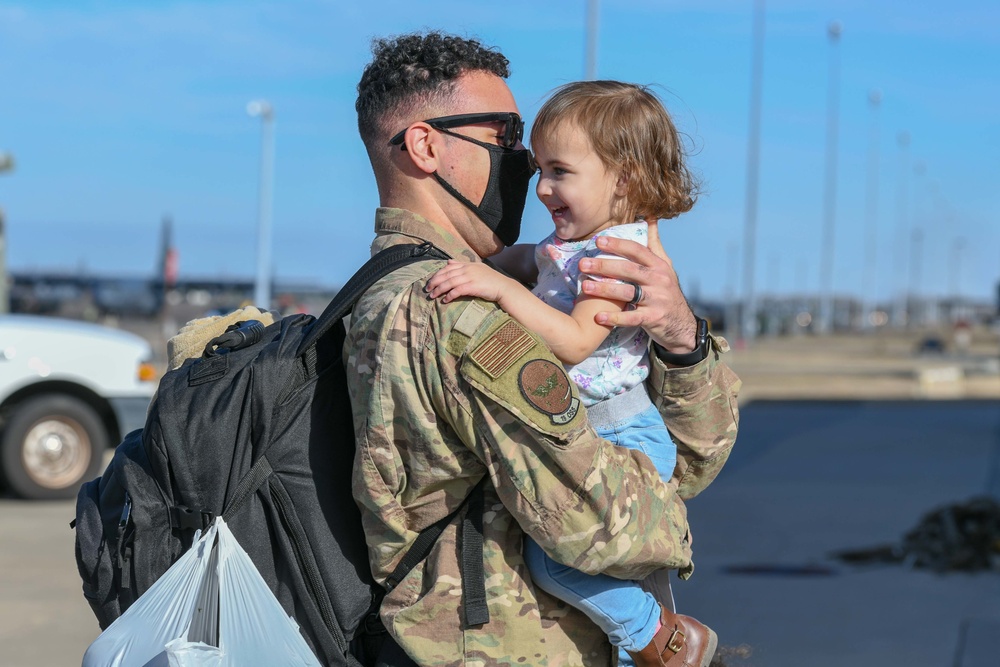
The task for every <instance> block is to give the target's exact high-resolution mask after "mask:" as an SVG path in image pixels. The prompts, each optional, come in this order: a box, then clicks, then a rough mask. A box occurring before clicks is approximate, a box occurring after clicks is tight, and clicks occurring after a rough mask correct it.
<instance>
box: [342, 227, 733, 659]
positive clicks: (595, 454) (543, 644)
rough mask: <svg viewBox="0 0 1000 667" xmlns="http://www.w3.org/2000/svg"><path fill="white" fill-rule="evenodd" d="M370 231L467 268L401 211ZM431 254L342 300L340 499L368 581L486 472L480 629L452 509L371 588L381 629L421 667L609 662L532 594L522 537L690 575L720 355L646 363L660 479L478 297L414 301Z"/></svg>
mask: <svg viewBox="0 0 1000 667" xmlns="http://www.w3.org/2000/svg"><path fill="white" fill-rule="evenodd" d="M376 233H377V237H376V239H375V242H374V243H373V246H372V248H373V252H376V251H378V250H381V249H383V248H385V247H388V246H391V245H396V244H400V243H415V242H416V243H419V242H423V241H430V242H432V243H433V244H434V245H436V246H437V247H439V248H440V249H442V250H444V251H445V252H447V253H448V254H449V255H451V256H452V257H456V258H462V259H466V260H469V261H480V260H479V258H478V257H476V256H475V255H473V254H472V253H471V252H470V251H469V250H468V249H467V248H466V247H465V246H464V245H463V244H461V243H459V242H458V241H457V240H456V239H455V238H454V237H453V236H450V235H449V234H447V233H446V232H444V231H443V230H441V229H440V228H438V227H436V226H435V225H433V224H432V223H430V222H428V221H427V220H425V219H423V218H421V217H419V216H417V215H415V214H413V213H410V212H408V211H403V210H400V209H379V210H378V212H377V214H376ZM443 264H444V263H443V262H441V261H436V260H431V261H426V262H418V263H416V264H412V265H410V266H408V267H405V268H403V269H400V270H397V271H395V272H394V273H392V274H390V275H389V276H387V277H385V278H383V279H382V280H381V281H379V282H378V283H377V284H376V285H375V286H373V287H372V288H371V289H369V290H368V292H367V293H366V294H365V295H364V296H363V297H362V298H361V300H360V301H359V303H358V304H357V306H356V307H355V309H354V315H353V319H352V322H351V326H350V331H349V332H348V337H347V340H346V342H345V346H344V356H345V361H346V365H347V368H348V369H349V370H348V377H349V384H350V389H351V401H352V405H353V409H354V421H355V427H356V431H357V442H358V453H357V456H356V459H355V462H354V482H353V486H354V497H355V499H356V500H357V502H358V504H359V506H360V507H361V512H362V516H363V522H364V529H365V534H366V536H367V541H368V552H369V560H370V562H371V568H372V572H373V573H374V575H375V578H376V579H377V580H379V581H380V582H384V581H385V579H386V578H387V576H388V575H389V574H390V573H391V572H392V571H393V569H394V568H395V567H396V565H397V564H398V562H399V561H400V559H401V558H402V557H403V555H404V554H405V552H406V551H407V549H408V548H409V547H410V546H411V544H412V543H413V541H414V539H415V538H416V537H417V535H418V533H419V532H420V531H421V530H422V529H424V528H426V527H427V526H429V525H431V524H432V523H434V522H435V521H437V520H438V519H440V518H442V517H444V516H446V515H448V514H449V513H450V512H452V511H453V510H454V509H455V508H457V507H459V506H460V505H461V503H462V501H463V499H464V498H465V497H466V496H467V495H468V493H469V491H470V490H471V488H472V487H473V486H474V485H475V484H476V483H477V482H478V481H479V480H480V479H481V478H482V477H483V476H484V475H488V476H489V482H490V483H488V484H487V486H486V487H485V488H486V491H485V511H484V517H483V524H484V525H483V533H484V543H485V546H484V552H485V553H484V558H485V563H484V568H485V575H486V597H487V602H488V605H489V613H490V622H489V623H487V624H484V625H479V626H473V627H463V620H462V616H461V614H460V611H461V607H462V599H463V598H462V587H461V579H460V577H459V572H460V570H459V566H458V562H459V554H460V551H459V548H458V544H457V542H458V539H457V536H458V525H459V523H460V519H459V518H456V519H455V520H454V521H453V522H452V524H451V525H450V526H449V527H448V528H447V529H446V530H445V532H444V533H443V535H442V536H441V537H440V538H439V540H438V541H437V543H436V544H435V547H434V549H433V551H432V552H431V554H430V556H429V557H428V558H427V559H426V560H425V561H424V562H423V563H422V564H421V565H419V566H417V567H416V568H415V569H414V570H412V571H411V572H410V573H409V575H407V576H406V577H405V578H404V579H403V581H402V582H401V583H400V584H399V585H398V586H397V587H396V588H395V589H393V590H392V591H391V592H390V593H389V594H388V595H387V596H386V598H385V601H384V602H383V605H382V618H383V621H384V622H385V625H386V627H387V628H388V629H389V631H390V632H391V633H392V635H393V636H394V637H395V638H396V640H397V641H398V642H399V643H400V645H401V646H402V647H403V648H404V649H405V650H406V652H407V653H408V654H409V655H410V656H412V657H413V658H414V659H415V660H416V661H417V662H418V663H420V664H422V665H508V664H510V665H514V664H518V665H549V666H562V665H609V664H610V663H611V650H610V645H609V644H608V641H607V638H606V637H605V635H604V634H603V633H601V632H600V631H599V630H598V629H597V628H596V626H594V625H593V624H592V623H591V622H590V621H589V620H588V619H587V618H586V617H585V616H584V615H583V614H582V613H581V612H579V611H577V610H576V609H573V608H572V607H569V606H568V605H566V604H565V603H563V602H561V601H559V600H556V599H555V598H552V597H550V596H548V595H546V594H545V593H544V592H542V591H541V590H539V589H537V588H535V586H534V584H533V583H532V581H531V578H530V575H529V574H528V571H527V569H526V568H525V564H524V560H523V558H522V556H521V538H522V535H523V533H528V534H530V535H531V537H533V538H534V539H535V541H536V542H538V544H539V545H541V546H542V548H543V549H545V551H546V552H548V553H549V554H550V555H551V556H552V557H553V558H554V559H556V560H557V561H560V562H563V563H566V564H569V565H571V566H573V567H575V568H577V569H579V570H582V571H584V572H591V573H596V572H605V573H607V574H609V575H612V576H615V577H619V578H629V579H637V578H642V577H644V576H646V575H647V574H649V573H650V572H651V571H653V570H654V569H657V568H664V567H666V568H681V569H684V568H689V567H690V562H691V560H690V559H691V551H690V537H689V533H688V526H687V516H686V511H685V508H684V504H683V502H682V501H680V500H679V495H680V494H683V495H694V494H695V493H697V492H698V491H700V490H701V488H703V487H704V486H705V485H707V483H708V482H710V481H711V479H712V478H714V476H715V475H716V474H717V473H718V471H719V469H720V468H721V467H722V465H723V463H724V462H725V460H726V458H727V457H728V455H729V451H730V449H731V447H732V445H733V442H734V441H735V437H736V426H737V411H736V391H737V389H738V385H739V380H738V379H737V378H736V376H735V375H734V374H733V373H732V372H731V371H730V370H729V369H728V367H726V366H725V365H724V364H723V363H721V362H719V361H718V353H719V352H720V351H721V348H717V349H716V353H715V354H712V355H710V358H709V359H707V360H706V361H704V362H701V363H700V364H698V365H696V366H694V367H691V368H688V369H674V370H669V371H667V370H666V369H665V368H664V367H663V366H662V364H660V363H659V362H654V363H653V369H652V372H651V375H650V380H649V381H650V383H651V385H650V394H651V396H653V400H654V402H656V403H657V405H658V406H659V407H660V409H661V412H662V413H663V414H664V417H665V420H666V423H667V425H668V427H670V429H671V431H672V432H673V434H674V436H675V438H676V439H677V442H678V445H679V449H680V451H681V453H682V458H683V460H684V464H683V468H684V469H683V470H679V474H677V475H675V477H674V479H673V480H671V482H670V483H669V484H665V483H663V482H662V481H661V480H660V478H659V476H658V475H657V473H656V470H655V469H654V468H653V466H652V465H651V464H650V462H649V460H648V459H647V458H645V456H643V455H642V454H638V453H636V452H633V451H630V450H627V449H623V448H616V447H614V446H612V445H610V444H609V443H607V442H606V441H604V440H601V439H600V438H598V437H597V436H596V435H595V433H594V431H593V430H592V429H591V428H590V426H589V425H588V423H587V418H586V411H585V409H584V408H583V407H582V406H580V405H579V401H578V398H577V394H576V390H575V388H574V387H573V385H572V383H571V382H570V381H569V379H568V377H567V375H566V373H565V371H564V370H563V367H562V365H561V364H560V363H559V361H558V360H557V359H556V358H555V357H554V356H553V355H552V353H551V352H550V351H549V350H548V349H547V348H546V347H545V345H544V344H543V343H541V342H540V341H539V340H538V339H537V338H536V337H535V336H534V335H532V334H531V333H530V332H528V331H526V330H525V329H524V328H522V327H521V326H520V325H519V324H518V323H517V322H515V321H514V320H513V319H512V318H510V316H508V315H507V314H506V313H504V312H503V311H502V310H500V309H498V308H497V307H496V306H495V305H494V304H492V303H488V302H485V301H481V300H478V299H459V300H456V301H454V302H452V303H448V304H444V303H441V302H440V301H438V300H430V299H428V298H427V295H426V294H425V293H424V291H423V287H424V285H425V284H426V282H427V280H428V278H429V277H430V275H431V274H433V272H434V271H436V270H437V269H439V268H441V267H442V266H443ZM719 343H721V345H723V346H724V341H721V339H720V341H719ZM679 491H680V494H679Z"/></svg>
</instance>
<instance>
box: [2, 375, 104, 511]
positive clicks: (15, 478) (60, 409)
mask: <svg viewBox="0 0 1000 667" xmlns="http://www.w3.org/2000/svg"><path fill="white" fill-rule="evenodd" d="M107 447H108V434H107V431H106V430H105V428H104V424H103V423H102V422H101V418H100V417H99V416H98V415H97V413H96V412H95V411H94V409H93V408H91V407H90V406H89V405H87V404H86V403H84V402H83V401H81V400H80V399H77V398H74V397H72V396H67V395H64V394H47V395H41V396H35V397H33V398H29V399H27V400H25V401H24V402H22V403H18V404H17V405H15V406H13V407H12V408H10V412H8V415H7V425H6V427H5V428H4V431H3V435H2V438H0V463H2V467H0V474H2V476H3V478H4V480H5V481H6V482H7V489H8V491H10V492H12V493H14V495H16V496H19V497H21V498H27V499H31V500H53V499H62V498H74V497H76V494H77V491H78V490H79V488H80V484H82V483H83V482H85V481H89V480H91V479H93V478H94V477H96V476H97V473H98V470H99V469H100V467H101V463H102V461H103V454H104V450H105V449H106V448H107Z"/></svg>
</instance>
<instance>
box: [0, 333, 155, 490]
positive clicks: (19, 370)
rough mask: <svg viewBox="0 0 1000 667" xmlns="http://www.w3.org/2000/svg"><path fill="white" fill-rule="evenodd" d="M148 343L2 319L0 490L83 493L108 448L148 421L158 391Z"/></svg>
mask: <svg viewBox="0 0 1000 667" xmlns="http://www.w3.org/2000/svg"><path fill="white" fill-rule="evenodd" d="M151 359H152V351H151V349H150V346H149V343H147V342H146V341H145V340H144V339H142V338H140V337H139V336H136V335H134V334H130V333H126V332H123V331H119V330H117V329H111V328H108V327H103V326H99V325H96V324H88V323H85V322H77V321H72V320H61V319H55V318H48V317H32V316H26V315H3V316H0V487H2V488H5V489H6V491H7V492H8V493H11V494H13V495H15V496H19V497H21V498H31V499H54V498H71V497H74V496H76V493H77V490H78V489H79V486H80V484H81V483H82V482H85V481H87V480H90V479H93V478H94V477H95V476H96V475H97V474H98V473H99V471H100V467H101V463H102V461H103V455H104V452H105V450H106V449H107V448H108V447H109V446H110V445H112V444H117V443H118V442H119V441H120V440H121V439H122V436H124V435H125V434H126V433H128V432H129V431H131V430H132V429H135V428H140V427H142V425H143V423H144V422H145V418H146V408H147V407H148V405H149V400H150V397H151V396H152V395H153V392H154V390H155V389H156V382H155V379H156V371H155V368H154V367H153V365H152V364H151V363H150V361H151Z"/></svg>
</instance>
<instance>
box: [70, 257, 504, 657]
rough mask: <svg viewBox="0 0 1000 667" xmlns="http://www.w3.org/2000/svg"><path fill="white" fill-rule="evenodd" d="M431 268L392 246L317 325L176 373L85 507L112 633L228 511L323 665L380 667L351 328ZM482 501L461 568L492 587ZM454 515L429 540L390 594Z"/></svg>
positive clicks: (213, 350)
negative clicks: (359, 496) (363, 303)
mask: <svg viewBox="0 0 1000 667" xmlns="http://www.w3.org/2000/svg"><path fill="white" fill-rule="evenodd" d="M432 258H436V259H444V258H447V255H445V254H444V253H442V252H441V251H440V250H438V249H437V248H434V247H433V246H431V245H430V244H428V243H425V244H422V245H419V246H417V245H405V246H395V247H392V248H389V249H387V250H384V251H382V252H381V253H379V254H378V255H376V256H375V257H373V258H372V259H371V260H369V261H368V263H366V264H365V266H364V267H362V268H361V270H359V271H358V273H356V274H355V275H354V276H353V277H352V278H351V280H349V281H348V282H347V284H346V285H345V286H344V287H343V289H341V291H340V292H339V293H338V294H337V296H336V298H334V300H333V301H332V302H331V303H330V305H329V306H328V307H327V308H326V310H325V311H324V312H323V314H322V315H320V317H319V318H314V317H312V316H311V315H293V316H289V317H285V318H284V319H281V320H280V321H278V322H275V323H274V324H272V325H270V326H268V327H266V328H265V327H264V325H263V324H262V323H260V322H257V321H253V320H251V321H249V322H243V323H240V324H239V325H238V326H237V325H234V326H233V327H230V330H229V331H227V332H226V333H225V334H223V335H222V336H219V337H217V338H215V339H214V340H212V341H211V343H209V345H208V346H207V347H206V349H205V353H204V355H203V356H202V357H201V358H199V359H196V360H189V361H187V362H185V363H184V365H183V366H181V367H180V368H178V369H176V370H173V371H169V372H167V373H166V374H165V375H164V377H163V379H162V380H161V381H160V385H159V389H158V390H157V395H156V398H155V399H154V400H153V402H152V404H151V406H150V411H149V415H148V417H147V420H146V426H145V428H144V429H142V430H139V431H133V432H132V433H129V434H128V435H127V436H126V437H125V439H124V441H123V442H122V443H121V444H120V445H119V446H118V448H117V450H116V451H115V455H114V458H113V459H112V461H111V463H110V465H109V466H108V468H107V470H106V471H105V473H104V475H103V476H102V477H99V478H97V479H95V480H94V481H92V482H88V483H86V484H84V485H83V486H82V487H81V489H80V493H79V496H78V498H77V508H76V520H75V521H74V524H75V527H76V560H77V565H78V567H79V570H80V575H81V577H82V578H83V592H84V596H85V597H86V598H87V601H88V602H89V603H90V605H91V607H92V608H93V610H94V613H95V614H96V615H97V619H98V621H99V623H100V625H101V628H102V629H105V628H107V627H108V625H110V624H111V622H112V621H114V620H115V619H116V618H118V617H119V616H120V615H121V614H122V613H123V612H124V611H125V610H126V609H127V608H128V607H129V605H131V604H132V603H133V602H135V600H136V599H138V597H139V596H140V595H142V593H143V592H145V591H146V590H147V589H148V588H149V587H150V586H151V585H152V584H153V582H155V581H156V579H157V578H158V577H159V576H160V575H161V574H163V572H165V571H166V570H167V569H168V568H169V567H170V566H171V565H172V564H173V563H174V562H175V561H176V560H177V559H178V558H179V557H180V556H181V555H182V554H183V553H184V552H185V551H186V550H187V549H188V548H189V547H190V546H191V544H192V539H193V536H194V532H195V530H196V529H199V528H202V529H203V528H205V527H206V526H208V525H209V523H210V522H211V521H212V520H213V519H214V517H216V516H220V515H221V516H224V517H225V519H226V522H227V523H228V524H229V526H230V528H231V529H232V531H233V533H234V534H235V536H236V537H237V539H238V540H239V542H240V545H241V546H242V547H243V548H244V549H245V550H246V551H247V553H248V554H249V555H250V557H251V559H252V560H253V562H254V564H255V565H256V567H257V569H258V570H259V571H260V573H261V575H262V576H263V577H264V580H265V581H266V582H267V583H268V585H269V587H270V588H271V590H272V591H273V592H274V594H275V596H276V597H277V598H278V601H279V602H280V603H281V605H282V606H283V607H284V609H285V611H287V612H288V613H289V614H290V615H292V616H293V617H294V618H295V619H296V621H297V622H298V624H299V626H300V628H301V631H302V634H303V636H304V637H305V638H306V640H307V641H308V642H309V644H310V646H311V648H312V649H313V651H314V652H315V653H316V655H317V656H318V657H319V659H320V660H321V661H322V662H323V663H324V664H329V665H352V666H357V665H361V664H374V662H375V658H376V655H375V654H376V653H377V652H378V650H379V646H380V644H381V641H382V639H383V638H384V637H386V635H385V630H384V628H382V627H381V625H380V623H379V622H378V615H377V611H378V606H379V604H380V602H381V599H382V596H383V595H384V591H383V589H382V588H381V587H380V586H378V585H377V584H376V583H375V582H374V581H373V579H372V577H371V572H370V569H369V566H368V557H367V548H366V545H365V539H364V534H363V532H362V528H361V518H360V512H359V510H358V508H357V506H356V504H355V503H354V499H353V497H352V495H351V469H352V465H353V460H354V450H355V441H354V423H353V418H352V414H351V405H350V398H349V395H348V392H347V380H346V375H345V369H344V366H343V362H342V357H341V354H342V348H343V343H344V337H345V327H344V323H343V321H342V320H343V318H344V317H345V316H346V315H347V314H348V313H350V311H351V309H352V308H353V306H354V304H355V303H356V302H357V300H358V299H359V298H360V296H361V295H362V294H363V293H364V292H365V290H367V289H368V288H369V287H370V286H371V285H372V284H373V283H374V282H375V281H376V280H378V279H379V278H380V277H382V276H384V275H386V274H387V273H389V272H390V271H392V270H394V269H397V268H399V267H402V266H404V265H406V264H410V263H412V262H415V261H419V260H421V259H432ZM479 490H480V491H479V493H473V494H472V495H471V496H470V499H471V501H467V502H466V503H465V505H464V506H465V507H467V508H468V511H467V512H466V520H465V524H464V525H463V534H470V535H471V538H470V539H472V540H474V541H473V542H471V543H469V542H465V543H463V557H466V558H467V557H468V554H469V548H470V544H471V545H472V546H473V549H474V550H473V552H472V553H475V549H476V548H477V547H478V550H479V551H478V553H479V556H478V563H479V568H478V569H479V571H480V572H479V575H478V576H479V578H481V569H482V565H481V564H482V556H481V544H482V542H481V539H482V529H481V521H482V510H481V502H482V494H481V485H480V487H479ZM461 510H462V508H459V510H457V511H461ZM453 516H454V514H453V515H452V516H449V517H445V518H444V519H442V520H441V521H440V522H438V524H436V525H435V526H432V527H431V528H428V529H427V530H426V531H425V532H424V534H423V535H422V536H421V538H420V539H419V540H418V544H416V545H414V547H413V548H412V549H411V550H410V552H409V553H408V554H407V557H406V558H404V563H402V564H401V565H400V568H399V569H398V570H397V571H396V572H395V573H394V574H393V576H392V577H391V578H390V582H389V586H390V587H391V586H392V585H394V584H395V583H396V582H398V581H399V580H401V579H402V578H403V576H404V575H405V573H406V572H407V571H409V569H410V568H412V567H413V566H414V565H416V564H417V563H419V562H420V561H421V560H423V558H425V557H426V555H427V553H428V552H429V551H430V547H431V546H432V545H433V543H434V541H435V540H436V539H437V536H438V534H440V531H441V530H442V529H443V528H444V526H445V525H446V524H447V523H448V521H450V520H451V518H452V517H453ZM467 529H468V530H471V531H472V532H471V533H467ZM476 531H478V533H476ZM476 540H478V545H477V544H476ZM475 560H476V559H475V558H471V559H470V561H473V562H474V561H475ZM479 586H481V583H480V582H476V583H475V585H474V586H473V587H472V588H471V590H476V589H478V587H479ZM481 597H482V598H483V602H484V603H485V588H483V589H482V594H481ZM483 607H484V608H485V604H483ZM382 662H384V659H383V660H382Z"/></svg>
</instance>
